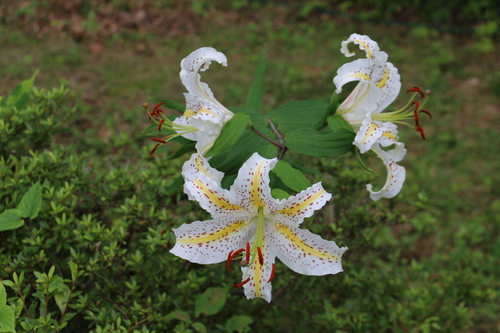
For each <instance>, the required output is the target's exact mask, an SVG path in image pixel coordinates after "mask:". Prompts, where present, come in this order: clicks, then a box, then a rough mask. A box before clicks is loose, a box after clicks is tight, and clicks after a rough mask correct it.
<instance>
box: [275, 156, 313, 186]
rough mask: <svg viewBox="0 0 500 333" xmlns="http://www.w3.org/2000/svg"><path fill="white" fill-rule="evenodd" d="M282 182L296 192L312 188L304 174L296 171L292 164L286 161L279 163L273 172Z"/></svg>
mask: <svg viewBox="0 0 500 333" xmlns="http://www.w3.org/2000/svg"><path fill="white" fill-rule="evenodd" d="M271 171H272V172H273V173H274V174H275V175H276V176H278V178H280V179H281V181H282V182H283V183H284V184H285V185H286V186H288V187H289V188H291V189H292V190H294V191H296V192H300V191H302V190H305V189H306V188H308V187H309V186H311V182H310V181H309V180H308V179H307V178H306V177H305V176H304V174H303V173H302V172H300V171H299V170H297V169H294V168H293V167H292V166H291V165H290V163H288V162H286V161H283V160H281V161H278V163H276V166H275V167H274V168H273V169H272V170H271Z"/></svg>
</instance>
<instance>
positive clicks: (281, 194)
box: [271, 188, 290, 200]
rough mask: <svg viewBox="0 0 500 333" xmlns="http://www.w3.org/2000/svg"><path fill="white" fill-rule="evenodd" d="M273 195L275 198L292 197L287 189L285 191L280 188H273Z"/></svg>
mask: <svg viewBox="0 0 500 333" xmlns="http://www.w3.org/2000/svg"><path fill="white" fill-rule="evenodd" d="M271 195H272V196H273V198H275V199H278V200H283V199H288V198H290V194H288V193H287V192H286V191H284V190H282V189H280V188H273V189H272V190H271Z"/></svg>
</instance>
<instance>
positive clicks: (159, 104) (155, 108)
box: [153, 103, 165, 112]
mask: <svg viewBox="0 0 500 333" xmlns="http://www.w3.org/2000/svg"><path fill="white" fill-rule="evenodd" d="M163 104H165V103H158V104H156V105H155V107H154V108H153V112H154V111H156V110H157V109H158V108H159V107H160V106H162V105H163ZM162 112H163V111H162Z"/></svg>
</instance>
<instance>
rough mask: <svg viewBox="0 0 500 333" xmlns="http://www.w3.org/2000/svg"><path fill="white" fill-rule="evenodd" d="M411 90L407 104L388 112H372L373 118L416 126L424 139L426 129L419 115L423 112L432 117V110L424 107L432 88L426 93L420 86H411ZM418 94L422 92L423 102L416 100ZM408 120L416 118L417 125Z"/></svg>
mask: <svg viewBox="0 0 500 333" xmlns="http://www.w3.org/2000/svg"><path fill="white" fill-rule="evenodd" d="M409 91H413V94H412V96H411V98H410V100H409V101H408V103H406V105H405V106H404V107H403V108H401V109H399V110H395V111H387V112H381V113H376V114H372V119H373V120H375V121H388V122H392V123H398V124H403V125H406V126H410V127H412V128H414V129H415V130H416V131H417V132H420V135H422V139H424V140H425V133H424V129H423V128H422V126H420V124H419V120H420V118H419V115H420V113H422V112H423V113H425V114H427V115H428V116H429V117H430V118H431V119H432V115H431V114H430V112H429V111H426V110H424V109H423V108H424V106H425V104H426V103H427V99H428V97H429V95H430V94H431V92H430V90H427V91H426V92H425V93H424V92H422V90H420V88H418V87H414V88H411V89H409V90H408V91H407V92H409ZM417 94H420V98H421V99H423V100H424V101H423V102H422V103H419V102H418V101H416V100H415V97H416V96H417ZM407 120H415V126H413V125H411V124H408V123H407V122H406V121H407Z"/></svg>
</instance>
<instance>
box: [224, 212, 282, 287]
mask: <svg viewBox="0 0 500 333" xmlns="http://www.w3.org/2000/svg"><path fill="white" fill-rule="evenodd" d="M265 222H266V217H265V215H264V208H263V207H262V206H260V207H259V208H258V216H257V228H256V229H255V235H254V238H253V242H252V245H250V243H247V244H246V246H245V248H244V249H239V250H236V251H234V252H233V251H231V252H229V255H228V257H227V263H226V267H227V270H228V271H230V272H232V270H231V261H233V259H241V261H240V266H241V267H247V266H252V265H253V264H254V263H255V260H258V261H259V262H258V263H259V265H258V267H263V266H264V265H265V263H264V254H263V252H262V248H263V245H264V226H265ZM242 252H245V255H243V254H241V253H242ZM240 254H241V255H240ZM258 267H256V269H257V268H258ZM275 270H276V266H275V265H274V264H272V268H271V276H270V277H269V280H268V281H267V282H268V283H269V282H271V281H272V279H273V278H274V272H275ZM248 281H250V278H248V279H246V280H244V281H243V282H241V283H238V284H236V285H233V287H235V288H238V287H241V286H243V285H244V284H245V283H247V282H248Z"/></svg>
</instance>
